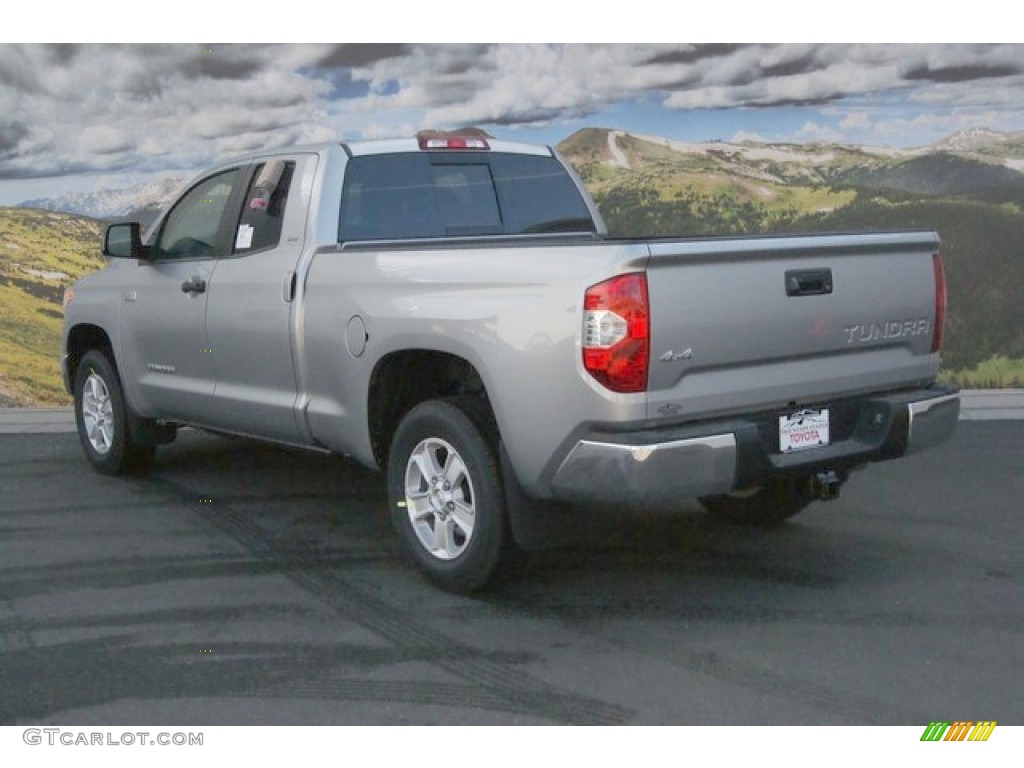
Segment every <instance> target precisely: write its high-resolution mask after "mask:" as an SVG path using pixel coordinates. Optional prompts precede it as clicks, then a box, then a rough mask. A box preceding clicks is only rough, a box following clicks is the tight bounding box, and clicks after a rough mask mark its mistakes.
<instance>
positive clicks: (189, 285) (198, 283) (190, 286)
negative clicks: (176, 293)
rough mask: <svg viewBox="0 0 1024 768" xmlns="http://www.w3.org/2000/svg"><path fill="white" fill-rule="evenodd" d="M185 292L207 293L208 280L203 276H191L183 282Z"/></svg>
mask: <svg viewBox="0 0 1024 768" xmlns="http://www.w3.org/2000/svg"><path fill="white" fill-rule="evenodd" d="M181 290H182V292H183V293H206V281H205V280H203V278H201V277H190V278H189V279H188V280H186V281H185V282H184V283H182V284H181Z"/></svg>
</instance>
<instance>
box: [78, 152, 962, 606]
mask: <svg viewBox="0 0 1024 768" xmlns="http://www.w3.org/2000/svg"><path fill="white" fill-rule="evenodd" d="M938 251H939V241H938V238H937V236H936V235H935V234H934V233H929V232H900V233H871V234H856V235H850V234H837V235H814V236H797V237H759V238H740V239H692V240H687V239H673V240H649V241H637V240H616V239H610V238H609V237H607V234H606V230H605V227H604V224H603V222H602V220H601V217H600V215H599V213H598V211H597V209H596V208H595V206H594V204H593V202H592V201H591V200H590V198H589V196H588V195H587V194H586V192H585V191H584V189H583V187H582V184H581V183H580V180H579V179H578V178H577V176H576V175H575V174H574V173H573V171H572V170H571V169H570V168H569V167H568V166H567V165H566V164H565V163H564V162H563V161H562V160H561V158H560V157H559V156H558V155H557V153H555V152H554V151H553V150H551V149H550V148H548V147H538V146H530V145H523V144H516V143H509V142H504V141H496V140H491V139H486V138H480V137H475V136H472V137H464V136H450V135H439V134H423V135H420V136H419V137H417V138H415V139H408V140H393V141H374V142H361V143H348V144H340V143H338V144H330V145H324V146H318V147H311V148H296V149H290V150H274V151H270V152H264V153H260V154H255V155H251V156H247V157H242V158H238V159H235V160H233V161H231V162H228V163H225V164H223V165H221V166H219V167H217V168H215V169H213V170H211V171H209V172H207V173H204V174H202V175H201V176H200V177H198V178H197V179H196V180H195V181H194V182H192V183H191V184H190V185H189V187H188V188H187V190H186V191H185V192H184V193H183V194H182V195H181V196H180V198H179V199H178V200H177V201H176V202H175V203H174V204H173V205H172V206H171V207H170V208H169V209H168V210H167V211H166V212H165V213H164V214H163V215H162V216H161V218H160V219H158V220H157V222H156V223H155V224H154V225H153V227H152V228H151V229H150V231H149V232H148V234H147V236H146V237H145V238H143V237H142V235H141V233H140V227H139V225H138V224H115V225H112V226H110V227H109V228H108V229H107V232H106V235H105V240H104V247H103V252H104V253H105V254H106V255H107V256H110V257H115V258H113V259H112V260H111V262H110V264H109V266H107V267H106V268H105V269H103V270H101V271H100V272H97V273H95V274H92V275H90V276H88V277H86V278H84V279H83V280H81V281H79V282H78V283H77V284H76V285H75V286H73V288H72V289H69V290H68V292H67V295H66V296H65V320H64V335H63V357H62V368H63V373H64V380H65V383H66V386H67V388H68V391H69V392H71V393H72V394H73V395H74V400H75V411H76V417H77V422H78V430H79V433H80V436H81V442H82V447H83V448H84V450H85V454H86V456H87V457H88V459H89V461H91V462H92V464H94V465H95V467H96V468H97V469H98V470H100V471H102V472H107V473H111V474H117V473H122V472H129V471H139V470H145V469H147V468H148V467H149V466H150V464H151V462H152V459H153V455H154V451H155V449H156V446H157V445H158V444H161V443H164V442H168V441H170V440H172V439H173V438H174V435H175V430H176V429H177V427H178V426H180V425H192V426H198V427H202V428H206V429H210V430H214V431H218V432H224V433H234V434H239V435H248V436H251V437H257V438H262V439H265V440H272V441H276V442H279V443H284V444H289V445H294V446H301V447H305V448H312V449H317V450H324V451H332V452H337V453H342V454H347V455H350V456H352V457H354V458H355V459H356V460H358V461H360V462H362V463H364V464H366V465H367V466H370V467H374V468H380V469H383V470H385V471H386V474H387V485H388V498H389V504H390V506H391V515H392V518H393V521H394V524H395V526H396V528H397V530H398V532H399V534H400V537H401V540H402V542H403V546H404V549H405V551H406V552H407V554H408V555H409V556H410V557H411V558H412V560H413V561H414V562H415V563H416V564H417V565H418V567H419V568H420V569H422V570H423V571H424V572H425V573H426V574H427V575H428V576H429V577H430V578H432V579H433V580H434V581H435V582H436V583H438V584H440V585H441V586H443V587H445V588H447V589H450V590H455V591H464V592H465V591H472V590H475V589H478V588H480V587H482V586H483V585H485V584H486V583H488V582H489V581H491V580H492V579H493V577H494V576H495V575H497V574H499V573H501V572H503V571H505V570H506V569H507V568H509V567H510V566H512V565H514V564H515V563H517V562H519V561H520V559H521V553H522V551H523V549H524V547H525V548H527V549H528V548H533V547H536V546H539V545H543V543H544V542H545V540H546V536H547V534H546V533H545V532H546V531H548V530H551V529H550V527H547V528H546V527H545V525H546V523H547V522H548V521H549V520H552V519H555V518H556V517H562V518H564V517H565V515H566V510H567V509H569V510H575V513H574V512H572V511H570V512H569V513H568V514H569V515H570V517H571V515H572V514H577V515H583V516H585V515H586V512H585V511H584V510H582V509H581V503H586V504H591V503H603V504H630V505H636V504H649V503H658V502H664V501H665V500H668V499H678V498H691V497H697V498H700V499H701V501H702V503H703V504H704V506H705V507H706V508H707V509H708V511H709V512H710V513H712V514H716V515H720V516H723V517H726V518H729V519H731V520H737V521H743V522H751V523H755V524H758V523H760V524H764V523H773V522H778V521H780V520H782V519H784V518H787V517H790V516H791V515H794V514H796V513H797V512H799V511H800V510H801V509H803V508H804V507H805V506H807V505H808V504H809V503H811V502H812V501H814V500H815V499H828V498H831V497H834V496H835V495H836V494H837V493H838V489H839V486H840V485H841V484H842V483H843V482H844V481H845V480H846V478H847V477H848V474H849V472H850V471H851V470H852V469H854V468H857V467H860V466H862V465H865V464H867V463H869V462H872V461H878V460H882V459H890V458H896V457H899V456H903V455H905V454H907V453H910V452H913V451H917V450H919V449H921V448H926V447H928V446H931V445H934V444H936V443H938V442H941V441H942V440H944V439H946V438H947V437H948V435H949V434H950V432H951V430H952V429H953V427H954V424H955V422H956V420H957V416H958V412H959V399H958V396H957V393H956V391H955V390H952V389H949V388H946V387H943V386H941V385H939V384H936V383H935V377H936V374H937V372H938V367H939V350H940V347H941V343H942V328H943V319H944V313H945V284H944V278H943V270H942V261H941V258H940V256H939V253H938ZM570 503H571V504H570Z"/></svg>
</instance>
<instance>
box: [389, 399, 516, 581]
mask: <svg viewBox="0 0 1024 768" xmlns="http://www.w3.org/2000/svg"><path fill="white" fill-rule="evenodd" d="M457 402H458V401H454V402H453V401H447V400H431V401H428V402H425V403H421V404H420V405H417V406H416V407H415V408H413V409H412V410H411V411H409V413H408V414H407V415H406V416H405V418H403V419H402V421H401V423H400V424H399V426H398V430H397V431H396V432H395V436H394V440H393V441H392V444H391V450H390V453H389V457H388V500H389V503H390V506H391V518H392V522H393V524H394V526H395V528H396V529H397V531H398V534H399V536H400V538H401V541H402V545H403V549H404V550H405V553H406V555H407V556H408V557H409V558H410V559H411V560H412V561H413V562H414V563H415V564H416V566H417V567H418V568H419V569H420V570H421V571H422V572H423V573H424V574H425V575H426V576H427V577H428V578H429V579H430V580H431V581H433V582H434V583H436V584H438V585H439V586H441V587H442V588H444V589H446V590H449V591H451V592H458V593H469V592H473V591H476V590H479V589H481V588H482V587H484V586H486V585H487V584H488V583H490V582H491V581H492V580H493V579H494V578H495V577H496V576H498V575H500V574H502V573H503V572H504V571H505V570H506V569H508V568H509V567H510V566H511V565H512V564H513V563H514V562H516V561H518V560H519V558H520V557H521V554H520V552H519V550H518V548H517V547H516V545H515V543H514V542H513V540H512V536H511V533H510V531H509V526H508V519H507V514H506V509H505V498H504V494H503V489H502V482H501V473H500V470H499V464H498V460H497V456H496V452H495V449H494V446H493V441H492V440H490V439H489V438H488V436H487V432H488V430H487V429H486V427H485V426H484V425H482V424H480V423H479V422H480V418H479V417H477V418H475V419H474V418H472V417H471V416H470V414H469V413H468V412H467V411H468V410H470V409H468V408H465V407H460V406H459V405H457V404H456V403H457Z"/></svg>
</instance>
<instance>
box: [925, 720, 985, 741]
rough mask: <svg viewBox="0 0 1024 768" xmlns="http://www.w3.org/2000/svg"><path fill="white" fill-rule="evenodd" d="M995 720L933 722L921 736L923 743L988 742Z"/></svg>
mask: <svg viewBox="0 0 1024 768" xmlns="http://www.w3.org/2000/svg"><path fill="white" fill-rule="evenodd" d="M996 725H997V723H996V721H995V720H979V721H978V722H974V721H973V720H956V721H954V722H952V723H951V722H950V721H949V720H932V721H931V722H930V723H928V726H927V727H926V728H925V729H924V733H922V734H921V741H965V740H966V741H988V737H989V736H991V735H992V731H994V730H995V727H996Z"/></svg>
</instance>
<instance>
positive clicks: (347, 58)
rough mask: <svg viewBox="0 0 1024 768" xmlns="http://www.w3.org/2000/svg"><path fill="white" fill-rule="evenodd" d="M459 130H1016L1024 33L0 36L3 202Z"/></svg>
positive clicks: (939, 134)
mask: <svg viewBox="0 0 1024 768" xmlns="http://www.w3.org/2000/svg"><path fill="white" fill-rule="evenodd" d="M463 125H479V126H482V127H484V128H486V129H487V130H488V131H490V132H491V133H493V134H495V135H497V136H499V137H502V138H509V139H516V140H523V141H537V142H544V143H557V142H558V141H560V140H561V139H563V138H565V137H566V136H568V135H570V134H571V133H572V132H573V131H575V130H577V129H579V128H582V127H586V126H601V127H612V128H621V129H625V130H629V131H634V132H638V133H647V134H654V135H658V136H664V137H668V138H673V139H678V140H694V141H697V140H707V139H723V140H747V139H752V140H764V141H795V142H812V141H829V142H847V143H855V144H872V145H882V146H897V147H909V146H921V145H925V144H928V143H931V142H934V141H937V140H939V139H941V138H943V137H945V136H948V135H950V134H952V133H955V132H956V131H959V130H962V129H965V128H969V127H975V126H983V127H987V128H991V129H994V130H1001V131H1018V130H1024V45H1008V44H1002V45H969V44H945V45H938V44H914V45H882V44H857V45H840V44H828V45H826V44H785V45H753V44H744V45H726V44H702V45H687V44H676V45H661V44H630V45H626V44H611V45H584V44H562V45H515V44H491V45H483V44H480V45H471V44H457V45H440V44H424V45H399V44H334V45H248V44H231V45H218V44H205V45H199V44H174V45H59V46H49V45H42V44H2V45H0V205H11V204H16V203H18V202H20V201H22V200H25V199H28V198H35V197H45V196H57V195H60V194H63V193H65V192H68V191H92V190H94V189H101V188H105V187H118V186H126V185H127V184H130V183H133V182H135V181H139V180H144V179H148V180H153V179H156V178H159V177H161V176H168V175H173V176H187V175H190V174H191V173H193V172H195V171H197V170H200V169H201V168H202V167H204V166H206V165H209V164H210V163H211V162H215V161H217V160H219V159H220V158H222V157H224V156H226V155H230V154H233V153H239V152H244V151H248V150H252V149H258V148H263V147H271V146H279V145H289V144H296V143H309V142H319V141H329V140H336V139H350V140H351V139H360V138H367V137H388V136H396V135H410V134H412V133H414V132H415V131H417V130H419V129H421V128H424V127H438V128H451V127H457V126H463Z"/></svg>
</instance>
